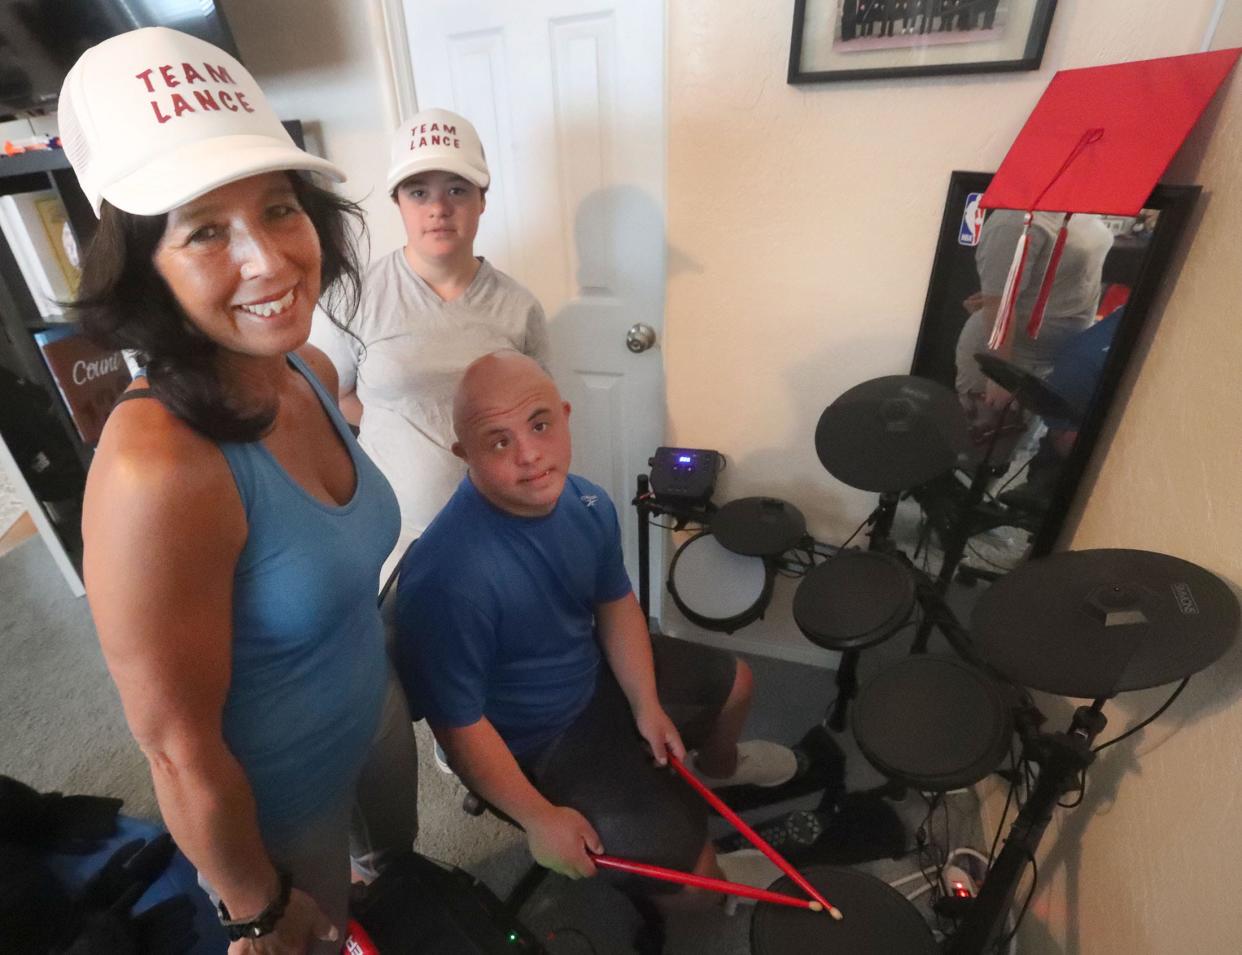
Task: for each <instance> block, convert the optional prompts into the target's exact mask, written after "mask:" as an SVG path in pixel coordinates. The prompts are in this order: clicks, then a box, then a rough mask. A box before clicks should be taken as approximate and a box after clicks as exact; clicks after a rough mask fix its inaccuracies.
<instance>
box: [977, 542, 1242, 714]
mask: <svg viewBox="0 0 1242 955" xmlns="http://www.w3.org/2000/svg"><path fill="white" fill-rule="evenodd" d="M1239 620H1240V614H1239V609H1238V600H1237V598H1236V597H1235V596H1234V594H1233V591H1232V590H1231V589H1230V587H1229V585H1228V584H1226V583H1225V582H1224V581H1223V580H1221V579H1220V578H1219V577H1217V576H1215V575H1214V574H1211V573H1209V572H1208V571H1206V570H1204V569H1203V568H1202V567H1199V566H1197V565H1195V564H1192V563H1190V562H1189V561H1185V560H1181V559H1179V558H1177V557H1170V556H1168V555H1167V554H1157V553H1153V552H1151V551H1143V550H1123V549H1099V550H1081V551H1067V552H1065V553H1060V554H1053V555H1052V556H1049V557H1041V558H1039V559H1037V560H1032V561H1029V562H1028V563H1026V564H1024V565H1023V566H1022V567H1020V568H1018V569H1017V570H1015V571H1013V572H1012V573H1010V574H1007V575H1006V576H1004V577H1002V578H1001V579H1000V580H998V581H997V582H996V583H995V584H993V585H992V586H991V587H990V588H989V589H988V590H987V591H986V592H985V593H984V594H983V596H982V597H981V598H980V599H979V602H978V603H977V604H976V605H975V609H974V613H973V615H972V617H971V630H972V633H973V635H974V639H975V642H976V645H977V647H978V650H979V654H980V656H981V657H983V659H984V660H986V661H987V662H988V663H989V664H991V665H992V666H993V667H995V668H996V669H997V670H999V671H1000V672H1001V673H1003V674H1004V675H1005V676H1007V677H1008V678H1009V679H1010V680H1012V681H1014V682H1015V683H1018V684H1021V685H1022V686H1027V687H1030V688H1032V689H1036V690H1044V691H1046V692H1048V693H1057V694H1061V695H1063V696H1073V697H1083V698H1088V699H1098V698H1101V697H1111V696H1113V695H1114V694H1116V693H1119V692H1122V691H1125V690H1140V689H1144V688H1146V687H1152V686H1160V685H1162V684H1165V683H1172V682H1173V681H1175V680H1180V679H1182V678H1184V677H1188V676H1190V675H1191V674H1193V673H1197V672H1198V671H1199V670H1202V669H1203V668H1204V667H1206V666H1208V665H1209V664H1210V663H1213V662H1214V661H1216V660H1217V659H1218V658H1220V656H1221V655H1222V654H1224V652H1225V651H1226V650H1228V649H1229V647H1230V646H1231V645H1232V644H1233V642H1234V640H1235V639H1236V638H1237V635H1238V627H1239Z"/></svg>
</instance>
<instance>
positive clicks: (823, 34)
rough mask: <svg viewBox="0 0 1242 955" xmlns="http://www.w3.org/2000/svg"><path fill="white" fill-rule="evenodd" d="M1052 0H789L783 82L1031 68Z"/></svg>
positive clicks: (1037, 58)
mask: <svg viewBox="0 0 1242 955" xmlns="http://www.w3.org/2000/svg"><path fill="white" fill-rule="evenodd" d="M1056 7H1057V0H795V3H794V20H793V36H792V38H791V40H790V44H789V75H788V80H789V82H790V83H827V82H839V81H843V80H864V79H893V78H901V77H907V76H946V75H949V74H953V73H997V72H1005V71H1017V70H1035V69H1038V68H1039V64H1040V61H1041V60H1042V59H1043V56H1044V45H1045V44H1046V43H1047V42H1048V30H1049V29H1050V27H1051V25H1052V15H1053V13H1054V12H1055V11H1056Z"/></svg>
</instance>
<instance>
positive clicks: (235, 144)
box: [95, 134, 346, 216]
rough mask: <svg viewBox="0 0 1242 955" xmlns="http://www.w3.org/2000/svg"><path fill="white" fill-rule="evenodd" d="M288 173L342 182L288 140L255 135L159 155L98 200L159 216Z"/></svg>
mask: <svg viewBox="0 0 1242 955" xmlns="http://www.w3.org/2000/svg"><path fill="white" fill-rule="evenodd" d="M286 169H288V170H307V171H309V172H317V173H320V174H322V175H324V176H326V177H328V178H329V179H331V180H332V181H333V182H344V181H345V179H346V176H345V173H344V172H343V171H342V170H341V169H340V167H338V166H336V165H334V164H333V163H330V162H328V160H326V159H321V158H319V157H318V156H312V155H311V154H310V153H308V152H304V151H303V150H301V149H298V148H297V146H295V145H294V144H293V143H292V142H281V141H280V140H278V139H275V138H273V137H271V136H257V135H253V134H247V135H235V136H218V137H216V138H214V139H210V140H206V141H201V140H200V141H197V142H192V143H187V144H186V145H184V146H182V147H180V148H178V149H173V150H170V151H169V152H166V153H163V154H162V155H160V156H157V157H156V158H155V159H152V160H151V161H150V162H148V163H144V164H143V165H142V166H141V167H139V168H138V169H135V170H134V171H133V172H131V173H129V174H128V175H126V176H124V177H122V178H121V179H118V180H117V181H116V182H114V183H112V184H110V185H109V186H107V187H106V188H105V189H103V190H102V198H104V199H107V200H108V202H110V203H112V205H114V206H116V207H117V208H118V209H121V210H123V211H125V212H130V213H133V214H134V215H142V216H153V215H160V214H161V213H164V212H168V211H170V210H172V209H175V208H177V207H178V206H181V205H184V204H185V203H187V202H189V201H190V200H192V199H197V198H198V197H199V196H202V195H206V194H207V193H209V192H211V190H213V189H218V188H219V187H220V186H223V185H227V184H228V183H230V182H236V181H237V180H239V179H247V178H249V177H250V176H257V175H259V174H261V173H265V172H279V171H282V170H286ZM95 212H96V214H98V213H99V209H96V210H95Z"/></svg>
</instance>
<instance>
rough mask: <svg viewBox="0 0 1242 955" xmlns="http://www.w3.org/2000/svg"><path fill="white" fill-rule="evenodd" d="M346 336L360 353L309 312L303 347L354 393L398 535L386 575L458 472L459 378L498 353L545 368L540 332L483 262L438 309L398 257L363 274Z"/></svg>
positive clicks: (362, 438) (508, 283)
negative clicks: (320, 355) (316, 352)
mask: <svg viewBox="0 0 1242 955" xmlns="http://www.w3.org/2000/svg"><path fill="white" fill-rule="evenodd" d="M351 330H352V331H353V332H354V333H355V334H356V335H357V336H358V338H359V339H361V345H360V344H359V342H358V341H355V340H354V339H353V338H351V337H349V336H348V335H346V334H345V333H343V332H341V331H340V329H338V328H336V326H334V325H333V324H332V323H331V322H329V321H328V320H327V319H326V317H325V316H323V315H322V314H321V313H316V316H315V321H314V325H313V329H312V331H311V339H310V340H311V344H313V345H316V346H317V347H319V348H321V349H323V351H324V352H325V353H326V354H327V355H328V357H329V358H330V359H331V360H332V364H333V365H335V366H336V370H337V374H339V375H340V378H341V392H342V393H347V392H349V391H350V390H351V389H356V390H357V392H358V398H359V400H360V401H361V402H362V408H363V412H362V423H361V433H360V434H359V436H358V440H359V443H360V444H361V445H362V447H363V448H364V449H365V450H366V452H367V453H368V454H369V455H371V458H372V459H373V460H374V461H375V463H376V464H377V465H379V468H380V470H381V471H383V472H384V476H385V477H387V478H388V480H389V482H391V484H392V486H393V489H394V490H395V491H396V492H397V500H398V502H400V505H401V536H400V539H399V540H398V541H397V547H396V549H395V550H394V551H393V554H392V556H391V557H390V558H389V560H388V562H387V564H386V565H385V568H384V574H385V576H386V575H387V573H388V571H389V570H390V569H391V567H392V566H393V565H394V564H395V562H396V560H397V559H398V558H400V556H401V555H402V554H403V553H405V549H406V547H407V546H409V543H410V542H411V541H412V540H414V539H415V538H416V537H418V536H419V535H420V534H421V533H422V532H423V530H424V529H425V528H426V527H427V525H428V524H429V523H431V519H432V518H433V517H435V516H436V514H437V513H438V512H439V510H440V508H441V507H443V506H444V504H445V502H446V501H448V499H449V498H450V497H452V495H453V491H454V490H455V489H456V487H457V484H458V482H459V481H460V480H461V478H462V476H463V475H464V474H465V473H466V470H465V465H464V464H463V463H462V462H461V461H460V460H459V459H458V458H456V457H455V456H454V455H453V452H452V451H451V450H450V449H451V448H452V445H453V441H454V434H453V392H454V391H455V390H456V388H457V382H458V380H459V379H460V377H461V374H462V372H464V371H465V369H466V366H467V365H469V364H470V363H471V362H472V361H474V360H475V359H476V358H481V357H482V356H484V355H486V354H489V353H490V352H494V351H497V350H498V349H502V348H513V349H516V350H517V351H520V352H523V353H524V354H527V355H530V356H531V357H532V358H534V359H535V360H537V361H538V362H540V363H541V364H543V365H544V366H546V365H547V364H548V335H547V327H546V320H545V318H544V313H543V308H542V307H541V306H540V304H539V302H538V301H537V300H536V299H535V297H534V295H532V294H531V293H530V292H529V291H527V289H526V288H524V287H523V286H522V285H520V284H518V283H517V282H516V281H514V280H513V279H511V278H510V277H509V276H507V275H505V274H504V273H503V272H500V271H498V270H497V269H495V268H493V267H492V266H491V264H490V263H488V262H487V261H483V260H481V264H480V266H479V271H478V272H477V274H476V275H475V277H474V280H473V281H472V282H471V283H470V285H469V287H468V288H467V289H466V291H465V292H464V293H462V294H461V295H460V296H458V297H457V298H456V299H454V300H453V301H451V302H446V301H444V300H443V299H442V298H440V296H439V295H437V294H436V293H435V291H434V290H433V289H432V288H431V286H430V285H428V284H427V283H426V282H425V281H423V279H422V278H420V277H419V276H418V274H417V273H416V272H415V271H414V270H413V269H412V268H410V265H409V263H408V262H407V261H406V258H405V255H404V254H403V251H402V250H401V249H397V250H396V251H394V252H392V253H391V254H389V255H386V256H384V257H383V258H382V259H380V260H379V261H377V262H375V263H374V264H373V265H372V266H371V268H370V269H369V270H368V271H367V274H366V279H365V280H364V283H363V294H362V305H361V308H360V309H359V312H358V316H357V318H356V320H355V322H354V323H353V325H352V326H351ZM362 346H365V350H364V349H363V347H362Z"/></svg>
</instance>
